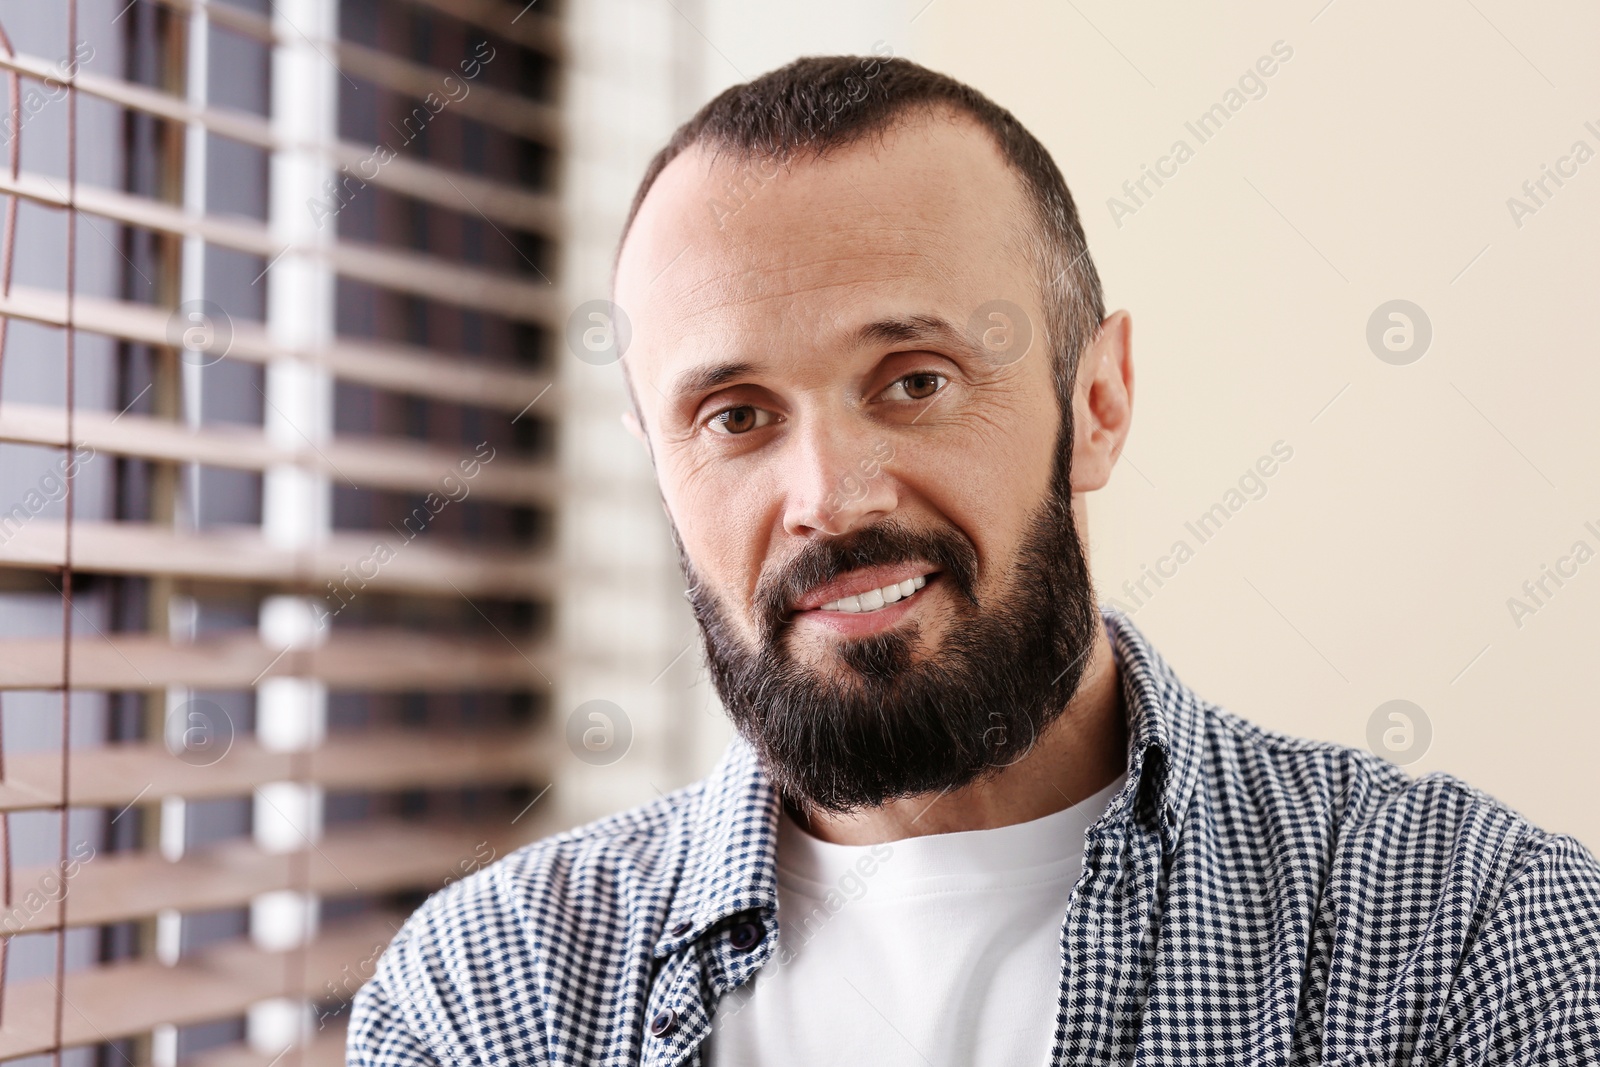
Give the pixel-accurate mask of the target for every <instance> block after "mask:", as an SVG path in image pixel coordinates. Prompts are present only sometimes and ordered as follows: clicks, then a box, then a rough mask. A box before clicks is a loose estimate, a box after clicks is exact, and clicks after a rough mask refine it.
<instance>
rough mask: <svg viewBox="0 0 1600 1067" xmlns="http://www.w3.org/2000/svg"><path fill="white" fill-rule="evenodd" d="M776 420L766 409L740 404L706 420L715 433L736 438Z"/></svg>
mask: <svg viewBox="0 0 1600 1067" xmlns="http://www.w3.org/2000/svg"><path fill="white" fill-rule="evenodd" d="M774 418H775V416H774V415H773V414H772V412H770V411H768V410H766V409H765V408H758V407H756V406H754V405H752V404H739V405H737V406H736V407H731V408H723V409H722V410H721V411H719V412H717V413H716V414H715V415H712V416H711V418H710V419H708V420H706V425H707V426H708V427H710V429H711V431H712V432H713V433H719V434H724V435H728V436H735V435H738V434H744V433H749V432H750V431H751V430H754V429H758V428H760V427H762V426H766V425H769V424H770V423H772V422H773V420H774Z"/></svg>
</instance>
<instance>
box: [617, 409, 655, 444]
mask: <svg viewBox="0 0 1600 1067" xmlns="http://www.w3.org/2000/svg"><path fill="white" fill-rule="evenodd" d="M622 425H624V426H626V427H627V428H628V432H629V433H631V434H633V437H634V440H636V441H638V442H639V443H640V444H641V445H644V446H645V447H646V448H648V447H650V442H649V441H646V440H645V437H644V427H643V426H640V425H639V419H638V417H637V416H636V415H634V413H633V412H631V411H624V412H623V413H622Z"/></svg>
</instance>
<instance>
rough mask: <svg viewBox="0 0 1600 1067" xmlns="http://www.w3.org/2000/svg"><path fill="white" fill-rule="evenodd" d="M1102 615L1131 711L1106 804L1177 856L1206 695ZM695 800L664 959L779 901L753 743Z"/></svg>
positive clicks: (730, 754)
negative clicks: (1148, 825)
mask: <svg viewBox="0 0 1600 1067" xmlns="http://www.w3.org/2000/svg"><path fill="white" fill-rule="evenodd" d="M1100 613H1101V617H1102V619H1103V621H1104V623H1105V627H1106V634H1107V636H1108V637H1109V638H1110V641H1111V649H1112V653H1113V655H1114V656H1115V657H1116V662H1117V667H1118V673H1119V675H1120V677H1121V682H1122V692H1123V698H1124V705H1125V708H1126V711H1127V715H1128V781H1127V784H1126V785H1124V787H1123V789H1122V792H1121V793H1119V794H1118V796H1117V798H1115V799H1113V800H1112V802H1111V806H1110V809H1109V810H1110V812H1111V813H1112V816H1113V818H1117V819H1121V820H1123V821H1126V820H1127V819H1128V818H1129V817H1130V812H1131V817H1132V818H1135V819H1154V821H1155V823H1156V825H1157V827H1158V830H1159V833H1160V837H1161V847H1162V851H1163V853H1164V854H1165V855H1167V856H1170V855H1172V854H1173V852H1174V850H1175V849H1176V848H1177V843H1178V833H1179V829H1180V827H1182V825H1183V817H1184V813H1185V812H1186V811H1187V809H1188V804H1189V799H1190V797H1191V796H1192V795H1193V792H1194V787H1195V782H1196V780H1197V778H1198V776H1199V765H1200V745H1201V741H1202V737H1201V732H1202V729H1203V723H1202V717H1203V711H1202V701H1201V700H1200V698H1199V697H1198V696H1197V695H1196V694H1195V693H1194V692H1193V691H1192V690H1191V689H1189V688H1188V686H1186V685H1184V684H1183V682H1181V681H1180V680H1179V679H1178V676H1177V674H1176V673H1174V672H1173V670H1172V668H1171V667H1170V666H1168V664H1167V662H1166V661H1165V660H1164V659H1162V658H1161V655H1160V654H1159V653H1158V652H1157V651H1156V650H1155V648H1154V646H1153V645H1151V644H1150V642H1149V640H1148V639H1147V638H1146V637H1145V636H1144V634H1142V633H1141V632H1140V631H1139V630H1138V628H1136V627H1135V626H1134V625H1133V622H1132V621H1131V620H1130V619H1129V618H1128V617H1127V615H1125V614H1123V613H1122V612H1121V611H1118V610H1116V609H1115V608H1110V607H1104V606H1102V607H1101V609H1100ZM691 797H692V798H693V799H692V800H691V802H690V804H689V807H688V810H687V811H686V812H685V824H684V825H683V827H682V832H684V833H686V834H687V837H688V841H687V849H686V851H687V855H686V858H685V862H684V867H683V873H682V877H681V879H680V880H679V882H678V887H677V890H676V892H675V893H674V895H673V900H672V906H671V908H670V909H669V911H668V915H667V923H666V929H665V930H664V931H663V932H662V936H661V939H660V940H659V941H658V942H657V944H656V948H655V955H656V956H657V957H661V956H666V955H669V954H671V953H672V952H674V951H676V950H677V949H678V948H680V947H681V946H682V945H684V944H686V943H688V942H691V941H693V940H695V939H696V938H698V937H700V936H701V935H702V934H704V933H705V932H706V930H708V929H710V928H711V927H713V926H715V925H717V924H718V923H719V922H722V921H724V920H726V919H728V918H729V917H731V916H733V915H736V914H738V913H741V912H747V911H752V910H762V911H768V912H775V911H776V909H777V906H778V886H777V842H778V818H779V814H780V804H779V799H778V795H777V790H776V789H775V788H774V787H773V785H772V783H771V780H770V779H769V778H768V777H767V775H766V773H765V772H764V771H763V770H762V767H761V762H760V760H759V759H758V758H757V756H756V754H755V751H754V749H752V748H751V747H750V745H749V743H748V742H746V741H745V740H744V739H743V738H742V737H735V738H734V740H733V742H732V743H731V744H730V745H729V746H728V749H727V751H726V752H725V753H724V754H723V756H722V759H721V760H720V761H719V762H718V764H717V766H716V767H715V768H714V769H713V770H712V772H711V773H710V774H709V775H708V776H707V777H706V778H705V780H704V782H703V783H702V788H701V789H700V790H699V791H698V792H695V793H691ZM1124 797H1128V798H1131V802H1126V801H1124V800H1123V798H1124Z"/></svg>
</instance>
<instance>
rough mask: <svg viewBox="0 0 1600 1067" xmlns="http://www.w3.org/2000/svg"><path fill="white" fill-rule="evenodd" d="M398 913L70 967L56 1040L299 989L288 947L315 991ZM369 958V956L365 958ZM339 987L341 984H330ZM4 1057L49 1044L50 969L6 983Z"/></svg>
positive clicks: (208, 1015) (200, 1014)
mask: <svg viewBox="0 0 1600 1067" xmlns="http://www.w3.org/2000/svg"><path fill="white" fill-rule="evenodd" d="M403 919H404V916H398V915H391V916H387V917H385V918H364V919H361V920H356V921H352V922H350V923H348V924H343V925H342V926H341V927H339V928H336V929H332V930H329V931H327V932H324V933H322V934H321V935H319V937H318V938H317V940H315V941H313V942H312V943H311V944H310V945H308V946H307V947H306V948H304V949H302V950H290V951H287V952H272V951H266V950H263V949H259V948H256V947H255V946H253V945H251V944H249V943H247V942H244V941H235V942H230V943H228V944H226V945H222V946H218V947H216V948H213V949H207V950H205V951H203V952H200V953H197V954H195V955H194V956H193V957H191V958H189V959H187V960H184V961H181V962H179V963H178V964H176V965H174V966H170V967H169V966H164V965H162V964H160V963H157V962H156V961H154V960H139V961H137V962H132V963H113V964H106V965H102V966H99V967H96V968H93V969H91V970H84V971H74V972H69V973H68V974H67V976H66V980H65V986H64V988H63V989H62V990H61V996H62V999H63V1000H64V1001H65V1002H66V1003H67V1005H69V1007H68V1008H67V1010H66V1011H65V1012H63V1015H62V1046H63V1047H67V1048H71V1047H73V1046H76V1045H89V1044H95V1043H98V1042H102V1041H112V1040H115V1039H117V1038H120V1037H131V1036H133V1035H135V1034H140V1033H144V1032H146V1031H148V1030H150V1029H151V1028H152V1027H154V1026H157V1025H159V1024H161V1023H176V1024H178V1025H180V1026H184V1025H192V1024H194V1023H200V1022H205V1021H206V1020H208V1019H223V1018H228V1017H230V1016H237V1015H240V1014H243V1012H244V1011H245V1009H246V1008H248V1007H249V1006H250V1005H251V1004H253V1003H255V1002H256V1001H259V1000H266V999H268V998H270V997H279V996H289V995H291V994H294V993H296V992H301V991H302V983H301V980H300V975H299V974H297V973H296V972H298V971H300V968H298V967H291V966H289V964H290V963H291V962H292V961H291V959H290V956H291V952H293V953H295V954H299V953H301V952H303V953H304V960H305V968H304V971H303V974H304V987H303V991H304V992H309V993H311V994H313V995H315V994H318V993H321V992H322V991H323V989H324V987H325V986H326V985H327V984H328V983H330V982H331V983H339V982H341V980H342V979H343V977H344V975H345V974H346V973H347V971H346V969H347V968H349V969H350V970H351V971H354V970H356V969H357V966H358V965H359V964H362V963H364V962H366V961H369V960H371V959H375V958H376V956H377V954H378V953H379V952H381V951H382V949H383V947H384V946H385V945H387V944H388V942H389V939H390V938H391V937H392V936H393V935H394V932H395V931H396V930H397V929H399V926H400V923H401V921H402V920H403ZM368 965H369V966H370V964H368ZM336 988H337V987H336ZM4 995H5V1008H6V1010H5V1025H4V1026H3V1027H0V1058H4V1059H10V1058H13V1057H20V1056H29V1055H34V1054H37V1053H41V1052H48V1051H50V1050H51V1049H52V1048H54V1047H55V1044H54V1021H55V1004H56V998H57V991H56V988H55V983H54V979H53V978H41V979H37V980H34V981H30V982H18V983H14V984H11V985H10V986H8V987H7V988H6V990H5V993H4Z"/></svg>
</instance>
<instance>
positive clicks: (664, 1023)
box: [650, 1008, 678, 1037]
mask: <svg viewBox="0 0 1600 1067" xmlns="http://www.w3.org/2000/svg"><path fill="white" fill-rule="evenodd" d="M677 1028H678V1013H677V1012H675V1011H673V1010H672V1009H671V1008H665V1009H663V1010H661V1011H658V1012H656V1017H655V1018H654V1019H651V1020H650V1034H651V1036H652V1037H666V1036H667V1035H668V1034H670V1033H672V1031H674V1030H676V1029H677Z"/></svg>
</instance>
